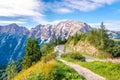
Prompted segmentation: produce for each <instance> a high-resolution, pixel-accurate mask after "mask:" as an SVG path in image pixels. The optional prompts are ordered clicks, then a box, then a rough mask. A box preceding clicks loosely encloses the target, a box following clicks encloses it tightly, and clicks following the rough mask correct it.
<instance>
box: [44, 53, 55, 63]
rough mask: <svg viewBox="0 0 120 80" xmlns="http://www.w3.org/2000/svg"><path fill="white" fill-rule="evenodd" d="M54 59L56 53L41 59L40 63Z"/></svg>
mask: <svg viewBox="0 0 120 80" xmlns="http://www.w3.org/2000/svg"><path fill="white" fill-rule="evenodd" d="M55 57H56V53H49V54H47V55H45V56H43V57H42V61H43V62H45V63H46V62H48V61H50V60H52V59H55Z"/></svg>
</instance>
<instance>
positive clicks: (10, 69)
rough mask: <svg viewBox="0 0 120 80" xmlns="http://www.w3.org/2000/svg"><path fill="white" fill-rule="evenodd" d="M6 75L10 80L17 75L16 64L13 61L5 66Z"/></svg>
mask: <svg viewBox="0 0 120 80" xmlns="http://www.w3.org/2000/svg"><path fill="white" fill-rule="evenodd" d="M6 73H7V78H8V79H12V78H13V77H14V76H16V75H17V73H18V70H17V64H16V63H15V62H14V61H12V62H11V64H9V65H8V66H7V68H6Z"/></svg>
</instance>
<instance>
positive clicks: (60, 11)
mask: <svg viewBox="0 0 120 80" xmlns="http://www.w3.org/2000/svg"><path fill="white" fill-rule="evenodd" d="M55 11H56V12H58V13H72V11H71V10H70V9H67V8H58V9H56V10H55Z"/></svg>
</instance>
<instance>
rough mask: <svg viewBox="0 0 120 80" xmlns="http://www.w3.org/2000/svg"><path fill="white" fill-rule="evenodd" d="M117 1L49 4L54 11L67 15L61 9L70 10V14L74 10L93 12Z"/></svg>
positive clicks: (65, 0) (68, 1)
mask: <svg viewBox="0 0 120 80" xmlns="http://www.w3.org/2000/svg"><path fill="white" fill-rule="evenodd" d="M115 1H117V0H74V1H73V0H62V1H61V2H60V1H58V2H57V1H55V2H54V4H53V3H51V5H50V4H49V7H51V6H52V7H53V8H52V9H53V10H56V11H59V12H61V13H63V12H64V13H66V11H63V10H60V9H61V8H63V7H64V8H65V9H66V10H69V12H72V11H73V10H79V11H85V12H86V11H91V10H95V9H98V8H100V7H103V6H105V5H111V4H112V3H114V2H115Z"/></svg>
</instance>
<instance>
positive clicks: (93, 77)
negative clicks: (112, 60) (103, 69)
mask: <svg viewBox="0 0 120 80" xmlns="http://www.w3.org/2000/svg"><path fill="white" fill-rule="evenodd" d="M59 60H60V61H61V62H63V63H64V64H66V65H68V66H70V67H72V68H73V69H74V70H75V71H77V72H78V74H79V75H82V76H84V77H85V79H86V80H105V78H103V77H101V76H99V75H97V74H95V73H93V72H92V71H90V70H89V69H86V68H84V67H82V66H80V65H78V64H74V63H71V62H67V61H65V60H62V59H59Z"/></svg>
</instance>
